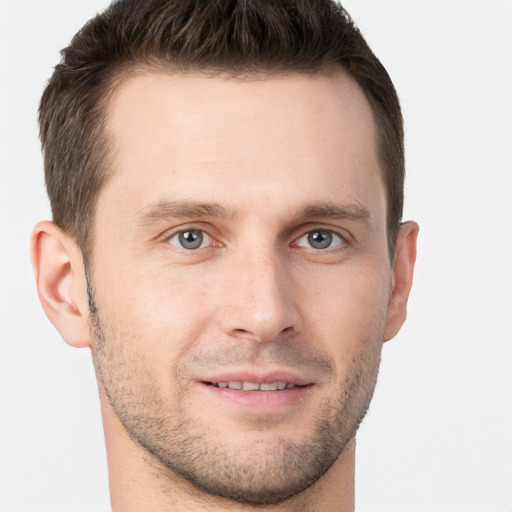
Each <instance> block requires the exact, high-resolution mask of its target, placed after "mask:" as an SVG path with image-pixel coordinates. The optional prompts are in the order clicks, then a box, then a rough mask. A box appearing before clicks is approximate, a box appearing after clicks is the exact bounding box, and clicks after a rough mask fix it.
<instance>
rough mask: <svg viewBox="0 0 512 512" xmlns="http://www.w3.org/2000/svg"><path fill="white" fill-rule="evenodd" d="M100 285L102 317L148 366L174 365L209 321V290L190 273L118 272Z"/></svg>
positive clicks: (105, 277)
mask: <svg viewBox="0 0 512 512" xmlns="http://www.w3.org/2000/svg"><path fill="white" fill-rule="evenodd" d="M95 282H97V283H98V284H97V286H96V291H97V297H98V300H99V304H98V309H99V311H100V315H101V316H102V318H103V319H104V320H106V321H107V322H108V324H109V325H110V326H111V327H110V330H111V331H115V332H116V333H117V335H116V336H117V337H121V338H127V337H128V338H130V340H131V341H130V347H127V349H129V350H130V351H132V352H137V353H139V355H140V357H143V358H144V359H147V364H151V365H156V366H162V365H163V366H166V367H167V368H169V367H172V366H173V365H174V364H175V363H176V361H177V360H179V358H180V357H181V356H182V355H184V354H186V353H187V352H188V351H189V350H190V348H191V346H192V345H194V343H195V342H196V341H197V340H198V338H199V335H200V333H201V331H202V330H203V329H204V326H205V324H206V323H207V322H208V310H207V308H208V304H209V301H208V292H207V290H206V289H205V287H204V286H202V284H201V283H199V282H197V280H193V279H190V275H187V273H186V272H185V273H180V272H169V271H168V270H167V271H164V270H162V269H158V268H153V269H145V271H144V272H140V273H138V274H137V272H136V271H134V270H133V269H132V270H131V271H130V272H128V271H124V272H123V271H122V269H121V268H118V269H117V271H116V274H113V273H110V274H109V275H105V274H103V275H99V274H98V275H97V276H95ZM166 371H168V369H167V370H166Z"/></svg>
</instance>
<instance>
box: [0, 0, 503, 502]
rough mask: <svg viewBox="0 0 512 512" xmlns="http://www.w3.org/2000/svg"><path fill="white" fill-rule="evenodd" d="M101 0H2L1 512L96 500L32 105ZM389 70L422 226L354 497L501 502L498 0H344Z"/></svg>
mask: <svg viewBox="0 0 512 512" xmlns="http://www.w3.org/2000/svg"><path fill="white" fill-rule="evenodd" d="M106 4H107V1H106V0H73V1H70V0H45V1H38V0H0V65H1V68H0V69H1V80H0V109H1V110H0V130H1V131H0V140H1V153H0V173H1V176H0V177H1V179H0V215H1V223H2V235H1V236H0V331H1V332H0V336H1V338H0V342H1V346H0V511H2V512H10V511H16V512H18V511H30V512H34V511H52V512H53V511H66V512H69V511H95V512H97V511H106V510H108V509H109V505H108V503H109V502H108V488H107V472H106V461H105V454H104V446H103V434H102V429H101V423H100V414H99V404H98V398H97V391H96V383H95V378H94V374H93V370H92V364H91V362H90V356H89V353H88V351H86V350H82V351H80V350H77V349H71V348H69V347H68V346H67V345H66V344H65V343H64V342H63V341H62V340H61V339H60V338H59V336H58V334H57V332H56V331H55V330H54V329H53V327H52V326H51V325H50V323H49V322H48V321H47V319H46V317H45V316H44V314H43V312H42V310H41V308H40V306H39V303H38V299H37V296H36V291H35V286H34V282H33V277H32V272H31V269H30V263H29V257H28V240H29V234H30V231H31V227H32V226H33V224H35V223H36V221H38V220H39V219H42V218H49V217H50V210H49V205H48V202H47V199H46V196H45V192H44V187H43V175H42V160H41V156H40V149H39V143H38V140H37V127H36V110H37V106H38V101H39V98H40V95H41V92H42V89H43V86H44V83H45V81H46V80H47V79H48V78H49V76H50V74H51V70H52V67H53V66H54V65H55V64H56V63H57V61H58V58H59V55H58V51H59V49H60V48H62V47H64V46H66V45H67V44H68V42H69V40H70V38H71V36H72V35H73V34H74V33H75V32H76V30H77V29H78V28H79V27H80V26H81V25H82V24H83V23H84V22H85V21H86V20H87V19H88V18H89V17H90V16H92V15H93V14H94V13H95V12H96V11H98V10H100V9H102V8H103V7H105V6H106ZM345 6H346V7H347V9H348V11H349V12H350V13H351V14H352V16H353V17H354V19H355V20H356V22H357V23H358V25H359V26H360V28H361V30H362V32H363V33H364V34H365V36H366V38H367V40H368V41H369V43H370V45H371V46H372V47H373V49H374V50H375V52H376V54H377V55H378V56H379V58H380V59H381V60H382V61H383V63H384V65H385V66H386V67H387V69H388V71H389V72H390V74H391V76H392V78H393V80H394V82H395V85H396V87H397V89H398V91H399V95H400V97H401V100H402V104H403V110H404V117H405V123H406V131H407V162H408V181H407V189H406V193H407V202H406V218H413V219H415V220H417V221H418V222H419V223H420V225H421V237H420V242H419V258H418V263H417V273H416V282H415V287H414V290H413V294H412V297H411V301H410V314H409V319H408V322H407V324H406V326H405V327H404V328H403V330H402V332H401V333H400V334H399V336H398V337H397V338H396V339H395V340H393V341H391V342H389V343H388V344H387V345H386V346H385V349H384V356H383V366H382V370H381V375H380V379H379V384H378V387H377V392H376V395H375V398H374V401H373V404H372V407H371V409H370V413H369V415H368V417H367V419H366V420H365V423H364V425H363V426H362V428H361V431H360V434H359V436H358V461H357V475H356V504H357V510H358V511H359V512H367V511H379V512H380V511H389V512H400V511H404V512H411V511H413V512H416V511H436V512H443V511H449V512H451V511H461V512H462V511H464V512H472V511H485V512H487V511H488V512H511V511H512V328H511V323H512V314H511V312H512V297H511V295H512V291H511V288H512V270H511V268H512V257H511V253H512V235H511V233H512V229H511V221H512V211H511V202H512V149H511V148H512V129H511V122H512V100H511V97H512V1H511V0H487V1H486V2H477V1H476V0H475V1H472V0H429V1H427V0H417V1H411V0H387V1H382V0H347V1H346V2H345Z"/></svg>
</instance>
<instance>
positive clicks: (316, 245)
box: [298, 229, 343, 249]
mask: <svg viewBox="0 0 512 512" xmlns="http://www.w3.org/2000/svg"><path fill="white" fill-rule="evenodd" d="M342 243H343V239H342V238H341V236H340V235H338V234H336V233H335V232H334V231H329V230H327V229H317V230H315V231H310V232H309V233H306V234H305V235H304V236H302V237H301V238H300V239H299V241H298V245H300V246H303V247H304V246H305V247H310V248H312V249H329V248H331V247H336V246H338V245H341V244H342Z"/></svg>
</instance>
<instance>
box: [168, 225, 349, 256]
mask: <svg viewBox="0 0 512 512" xmlns="http://www.w3.org/2000/svg"><path fill="white" fill-rule="evenodd" d="M188 232H197V233H200V234H201V237H207V239H209V241H208V240H207V243H208V245H206V246H204V247H201V246H202V244H203V240H202V239H201V243H200V246H199V247H193V248H186V247H183V246H180V245H178V243H176V244H174V243H172V242H171V240H172V239H173V238H175V237H179V236H180V235H184V234H186V233H188ZM315 233H324V234H328V235H329V236H331V237H332V238H333V239H336V238H337V239H338V240H339V243H336V245H334V246H333V245H332V243H333V241H332V240H331V242H330V243H329V246H327V247H325V248H315V247H304V246H301V245H299V242H300V241H301V240H302V239H304V238H305V237H310V236H311V235H312V234H315ZM164 241H165V242H166V243H168V244H170V245H173V246H174V247H176V249H178V250H180V251H182V252H183V253H185V254H187V253H188V254H193V253H195V252H197V251H198V250H200V249H208V248H210V247H222V244H221V243H220V242H216V244H214V245H212V241H216V239H215V237H213V236H212V235H210V234H209V233H208V231H207V230H205V229H204V228H198V227H192V226H191V227H189V228H186V229H180V230H179V231H174V232H172V233H170V234H167V235H166V236H165V238H164ZM308 242H309V243H310V242H311V241H310V240H308ZM348 243H349V238H348V236H347V235H345V234H342V233H340V232H339V231H337V230H334V229H328V228H323V227H317V228H313V229H308V230H307V231H305V232H302V234H301V235H300V236H299V237H295V238H294V241H293V242H292V243H291V244H290V247H297V246H298V247H303V248H304V249H307V250H309V251H314V252H317V253H322V252H333V251H343V250H345V248H346V246H347V245H348Z"/></svg>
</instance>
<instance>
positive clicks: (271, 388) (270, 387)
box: [260, 382, 277, 391]
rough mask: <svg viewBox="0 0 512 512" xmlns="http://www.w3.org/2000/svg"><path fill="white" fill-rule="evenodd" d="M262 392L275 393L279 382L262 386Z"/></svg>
mask: <svg viewBox="0 0 512 512" xmlns="http://www.w3.org/2000/svg"><path fill="white" fill-rule="evenodd" d="M260 389H261V391H275V390H276V389H277V382H272V383H270V382H269V383H263V384H260Z"/></svg>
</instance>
